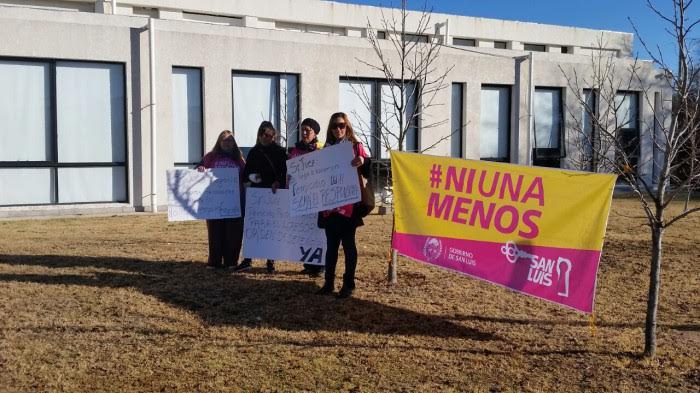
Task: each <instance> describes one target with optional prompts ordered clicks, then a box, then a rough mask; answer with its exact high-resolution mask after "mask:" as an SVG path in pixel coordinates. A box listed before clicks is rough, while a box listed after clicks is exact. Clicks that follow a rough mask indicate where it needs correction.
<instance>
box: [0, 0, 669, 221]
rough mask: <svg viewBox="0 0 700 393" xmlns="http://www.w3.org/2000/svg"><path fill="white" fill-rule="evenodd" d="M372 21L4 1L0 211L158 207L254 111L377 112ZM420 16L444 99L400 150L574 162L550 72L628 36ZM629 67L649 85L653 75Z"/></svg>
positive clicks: (365, 15)
mask: <svg viewBox="0 0 700 393" xmlns="http://www.w3.org/2000/svg"><path fill="white" fill-rule="evenodd" d="M115 5H116V8H115ZM384 12H385V13H391V10H386V9H385V10H384ZM381 18H382V12H381V9H380V8H376V7H367V6H358V5H348V4H341V3H334V2H330V1H319V0H230V1H218V0H127V1H89V0H82V1H81V0H56V1H53V0H27V1H23V0H0V37H3V38H2V44H0V217H3V216H4V217H8V216H27V215H46V214H64V213H66V214H68V213H76V212H113V211H144V210H145V211H151V210H153V206H154V205H155V206H160V208H161V209H162V208H163V206H164V205H165V204H166V203H167V201H166V198H167V194H166V183H165V171H166V169H169V168H172V167H173V166H182V165H192V164H194V163H196V162H198V161H199V159H200V158H201V156H202V155H203V154H204V153H205V152H206V151H208V150H210V149H211V147H212V145H213V144H214V141H215V140H216V137H217V136H218V134H219V132H220V131H221V130H224V129H231V130H234V131H235V135H236V138H237V140H238V142H239V144H240V145H241V146H252V145H253V144H254V141H255V133H256V130H257V126H258V124H259V123H260V121H261V120H263V119H264V120H271V121H272V122H273V123H275V124H277V125H278V128H279V129H280V131H281V132H282V133H283V134H284V135H285V136H287V137H288V138H289V140H290V141H292V142H293V141H294V140H295V138H296V137H297V134H296V133H295V127H293V126H290V124H294V123H297V122H298V121H299V120H301V119H302V118H304V117H313V118H315V119H317V120H318V121H319V123H321V125H322V128H325V125H326V124H327V121H328V117H329V116H330V114H331V113H333V112H336V111H339V110H340V111H345V112H349V113H350V112H351V113H353V115H354V116H356V117H357V118H363V119H367V120H368V121H367V122H368V124H375V123H374V122H375V121H376V119H373V117H372V114H371V112H370V111H369V110H368V109H367V108H365V106H364V105H362V104H361V102H359V98H358V97H357V95H354V94H352V93H351V92H350V91H351V87H355V88H358V87H363V88H367V89H375V90H372V91H375V92H377V91H381V90H382V82H381V78H382V75H381V74H379V73H377V72H374V71H372V70H370V69H369V68H368V67H366V66H363V65H362V64H361V63H360V62H358V61H357V60H356V59H364V60H366V61H370V62H375V61H376V60H375V54H374V52H373V50H372V48H371V46H370V45H369V43H368V41H367V38H366V36H367V34H368V32H367V29H368V22H369V24H370V25H371V26H380V25H381V23H380V20H381ZM432 21H433V22H434V24H436V25H439V26H441V28H440V30H443V28H444V30H443V31H431V34H430V35H428V36H425V37H417V38H416V39H419V40H420V39H426V40H433V39H435V40H437V39H440V40H442V41H441V42H443V43H444V44H445V46H444V47H443V48H442V49H441V52H440V57H439V59H438V63H437V64H436V66H437V67H438V68H447V67H450V66H454V68H453V70H452V71H451V72H450V73H449V75H448V81H447V82H448V86H447V88H446V89H444V90H442V91H440V93H439V96H438V99H437V100H438V101H439V102H440V104H441V105H439V106H435V107H432V108H430V111H426V113H425V114H424V116H430V118H431V119H443V120H446V123H445V125H444V126H442V127H437V128H431V129H429V130H422V129H421V127H420V124H419V125H418V132H417V135H416V137H415V138H412V139H411V140H410V141H409V146H407V147H408V148H409V149H418V150H420V149H421V147H425V146H430V145H432V144H434V143H435V142H436V141H440V143H438V144H437V146H435V148H434V149H432V150H431V151H430V154H438V155H453V156H459V157H464V158H470V159H495V160H501V161H506V162H512V163H520V164H525V165H531V164H536V165H547V166H557V167H562V168H570V167H572V164H571V160H570V157H571V156H572V155H573V154H574V152H573V150H572V148H571V146H572V142H571V140H570V139H571V136H570V133H567V132H565V130H566V129H567V127H566V125H567V124H569V123H570V122H575V121H579V122H580V121H581V116H580V115H579V114H577V113H580V112H582V111H581V110H580V109H579V110H578V111H577V110H571V108H575V105H577V100H576V95H575V92H573V91H572V89H571V88H570V87H569V86H568V84H567V81H566V78H565V76H564V73H563V72H562V69H571V70H574V69H575V70H576V72H577V73H579V74H581V75H585V74H587V73H590V68H591V54H592V52H593V51H594V50H595V48H598V46H599V43H603V46H604V48H603V50H604V51H606V52H607V53H610V54H611V55H613V56H614V57H615V58H616V60H615V61H616V62H617V63H619V64H621V66H620V67H619V69H624V68H626V66H627V65H629V64H630V63H631V61H632V60H633V59H631V53H632V38H633V37H632V35H631V34H629V33H617V32H608V31H597V30H589V29H580V28H574V27H561V26H552V25H541V24H533V23H522V22H511V21H504V20H492V19H483V18H472V17H467V16H455V15H444V14H433V15H432ZM149 22H150V23H149ZM409 27H410V26H409ZM380 34H392V32H384V31H382V32H380ZM151 35H152V37H149V36H151ZM151 38H153V41H151ZM529 53H533V58H534V61H532V63H533V64H532V67H531V65H530V61H531V60H530V59H528V58H527V57H526V56H527V55H528V54H529ZM151 59H155V61H154V62H152V61H151ZM151 66H153V71H154V75H155V78H154V80H153V83H152V82H151V77H150V73H151V69H150V68H151ZM641 67H642V71H643V73H644V74H645V75H648V81H650V83H649V85H650V86H651V85H653V81H654V80H655V74H656V71H655V70H654V69H653V68H652V67H651V65H650V64H648V63H643V64H641ZM531 68H532V69H533V70H534V71H533V73H532V75H530V69H531ZM531 87H532V89H533V96H534V102H533V105H532V113H530V110H529V107H530V106H529V101H530V100H529V97H530V88H531ZM151 89H152V90H151ZM152 91H154V92H155V96H154V97H152V96H151V92H152ZM639 91H640V88H639V86H635V85H631V86H627V88H626V89H625V90H624V91H623V90H622V89H621V90H620V92H619V93H618V94H619V97H620V100H621V101H622V102H623V104H624V105H625V106H626V107H627V108H628V113H629V114H630V116H629V118H630V120H631V121H630V122H629V125H628V126H627V132H630V133H632V134H633V135H642V138H641V143H640V146H639V148H638V155H639V163H640V169H639V170H640V171H641V172H642V173H643V174H644V175H645V176H647V177H649V178H651V177H652V175H653V172H654V167H653V164H652V161H653V160H651V159H650V158H651V157H653V155H654V152H653V147H652V143H651V142H650V139H649V138H644V137H643V136H644V135H650V133H653V132H655V130H654V113H655V112H657V113H658V112H659V111H661V109H662V106H663V103H664V102H667V100H668V99H669V94H670V93H669V92H668V91H666V90H663V89H661V88H652V89H651V90H649V92H650V93H651V94H653V96H652V97H654V100H643V99H642V98H641V95H640V93H639ZM374 97H375V101H377V102H373V103H372V105H373V106H374V107H376V108H377V109H376V113H379V112H381V110H382V104H381V99H377V97H380V95H378V94H375V95H374ZM650 101H651V102H650ZM152 109H154V113H156V115H155V118H154V119H153V121H152V119H151V113H152ZM567 109H568V110H567ZM531 115H532V116H531ZM531 118H532V119H534V129H536V130H538V131H537V136H536V137H534V138H531V137H530V135H531V134H532V132H533V131H532V128H533V127H532V126H531V124H530V119H531ZM419 123H420V122H419ZM373 127H374V128H376V127H375V126H373ZM452 129H455V130H457V132H454V133H452ZM361 131H363V132H365V133H373V132H374V133H376V132H377V130H373V129H364V130H361ZM321 134H322V135H324V134H325V130H322V133H321ZM152 138H155V139H154V140H155V144H152ZM441 139H444V140H442V141H441ZM371 144H375V143H371ZM535 147H536V150H534V149H535ZM372 151H373V154H374V156H375V157H376V158H385V157H387V153H386V152H385V151H383V150H382V149H381V148H380V147H379V146H372ZM533 157H534V162H533Z"/></svg>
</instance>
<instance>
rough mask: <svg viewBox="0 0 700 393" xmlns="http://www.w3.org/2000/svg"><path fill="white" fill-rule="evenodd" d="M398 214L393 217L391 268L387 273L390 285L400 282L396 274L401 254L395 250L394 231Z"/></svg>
mask: <svg viewBox="0 0 700 393" xmlns="http://www.w3.org/2000/svg"><path fill="white" fill-rule="evenodd" d="M394 214H396V213H395V212H394V213H393V214H392V216H391V244H392V249H391V259H390V260H389V268H388V270H387V273H386V280H387V282H388V283H389V284H396V283H397V282H399V279H398V276H397V274H396V261H397V260H398V259H399V254H398V253H397V252H396V250H394V248H393V244H394V230H395V229H396V216H395V215H394Z"/></svg>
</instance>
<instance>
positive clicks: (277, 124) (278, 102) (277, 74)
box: [230, 70, 301, 156]
mask: <svg viewBox="0 0 700 393" xmlns="http://www.w3.org/2000/svg"><path fill="white" fill-rule="evenodd" d="M236 75H258V76H274V77H276V78H277V94H276V98H275V99H276V105H277V109H278V110H279V114H278V116H277V121H276V122H275V123H273V125H274V126H275V129H276V130H277V142H278V143H279V142H280V138H281V134H280V128H281V127H280V126H281V124H282V111H281V105H282V103H281V99H280V95H281V93H282V82H281V80H282V79H281V77H282V76H284V75H294V76H296V78H297V95H296V97H295V101H296V106H297V107H296V115H297V116H296V128H295V129H294V132H293V133H292V134H294V135H296V139H297V140H296V141H292V140H291V138H289V136H290V132H289V131H290V130H286V133H287V135H286V142H287V147H291V145H294V144H295V143H296V142H299V140H300V138H301V131H300V130H301V118H300V115H301V111H300V110H299V108H301V74H297V73H294V72H275V71H250V70H231V89H230V92H231V129H232V130H235V129H236V114H235V113H234V111H233V108H234V97H233V77H234V76H236ZM255 131H256V132H257V130H255ZM256 139H257V136H256ZM290 144H291V145H290ZM251 148H252V146H251V147H247V148H245V147H241V151H242V152H243V155H244V156H245V155H247V154H248V151H250V149H251Z"/></svg>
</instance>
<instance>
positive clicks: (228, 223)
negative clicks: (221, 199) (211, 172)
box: [197, 130, 245, 269]
mask: <svg viewBox="0 0 700 393" xmlns="http://www.w3.org/2000/svg"><path fill="white" fill-rule="evenodd" d="M244 166H245V161H243V156H242V155H241V151H240V149H238V144H237V143H236V139H235V138H234V137H233V133H232V132H231V131H229V130H224V131H221V133H220V134H219V137H218V138H217V139H216V144H215V145H214V148H213V149H211V151H210V152H209V153H207V154H206V155H205V156H204V158H202V162H201V163H200V164H199V166H197V170H198V171H200V172H203V171H204V170H206V169H209V168H231V169H232V170H235V171H238V179H239V188H238V189H239V192H238V194H237V195H233V196H232V197H233V198H240V200H241V207H243V198H242V197H241V196H242V191H243V186H242V180H243V176H242V174H243V168H244ZM207 237H208V239H209V262H208V263H207V268H210V269H218V268H221V267H222V265H221V261H222V259H223V267H224V268H234V267H236V265H237V264H238V256H239V255H240V253H241V243H242V241H243V218H242V217H238V218H222V219H216V220H207Z"/></svg>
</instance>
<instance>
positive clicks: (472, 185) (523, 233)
mask: <svg viewBox="0 0 700 393" xmlns="http://www.w3.org/2000/svg"><path fill="white" fill-rule="evenodd" d="M391 168H392V174H393V191H394V203H395V209H396V210H395V212H396V213H395V217H396V230H395V232H394V237H393V245H392V246H393V247H394V249H396V250H397V251H398V252H399V253H401V254H403V255H406V256H408V257H410V258H413V259H416V260H419V261H422V262H426V263H429V264H433V265H437V266H441V267H444V268H447V269H450V270H454V271H457V272H460V273H463V274H467V275H470V276H473V277H476V278H479V279H483V280H486V281H489V282H492V283H495V284H498V285H502V286H505V287H508V288H511V289H513V290H516V291H518V292H521V293H525V294H528V295H531V296H535V297H539V298H541V299H545V300H548V301H551V302H555V303H559V304H562V305H565V306H568V307H571V308H573V309H576V310H579V311H583V312H586V313H590V312H592V310H593V299H594V295H595V286H596V274H597V271H598V263H599V262H600V256H601V250H602V248H603V240H604V238H605V227H606V225H607V220H608V213H609V211H610V203H611V199H612V192H613V189H614V186H615V176H613V175H604V174H594V173H586V172H576V171H567V170H559V169H556V170H555V169H549V168H535V167H525V166H519V165H511V164H502V163H494V162H486V161H472V160H459V159H452V158H443V157H435V156H428V155H420V154H411V153H399V152H392V153H391Z"/></svg>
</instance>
